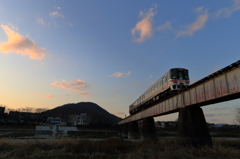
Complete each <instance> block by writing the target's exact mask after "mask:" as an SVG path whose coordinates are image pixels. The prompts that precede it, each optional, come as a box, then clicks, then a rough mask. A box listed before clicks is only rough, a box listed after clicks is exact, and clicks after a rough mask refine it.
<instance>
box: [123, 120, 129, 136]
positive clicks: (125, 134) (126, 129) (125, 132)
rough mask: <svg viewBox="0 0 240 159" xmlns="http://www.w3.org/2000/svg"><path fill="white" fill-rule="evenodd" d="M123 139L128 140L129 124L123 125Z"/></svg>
mask: <svg viewBox="0 0 240 159" xmlns="http://www.w3.org/2000/svg"><path fill="white" fill-rule="evenodd" d="M122 138H124V139H127V138H128V123H125V124H123V126H122Z"/></svg>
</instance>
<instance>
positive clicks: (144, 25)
mask: <svg viewBox="0 0 240 159" xmlns="http://www.w3.org/2000/svg"><path fill="white" fill-rule="evenodd" d="M154 15H155V13H154V8H150V9H149V11H148V12H147V13H144V12H140V17H141V18H142V19H141V20H140V21H139V22H137V24H136V26H135V27H134V28H133V29H132V35H135V34H137V36H139V37H138V38H135V39H134V41H135V42H144V41H145V40H147V39H148V38H150V37H151V36H152V33H153V29H152V25H153V20H152V19H153V17H154Z"/></svg>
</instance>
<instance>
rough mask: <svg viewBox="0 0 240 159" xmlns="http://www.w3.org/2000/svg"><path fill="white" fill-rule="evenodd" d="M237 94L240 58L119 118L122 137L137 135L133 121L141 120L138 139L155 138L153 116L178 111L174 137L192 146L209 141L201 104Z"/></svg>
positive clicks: (221, 100) (210, 142)
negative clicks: (134, 112)
mask: <svg viewBox="0 0 240 159" xmlns="http://www.w3.org/2000/svg"><path fill="white" fill-rule="evenodd" d="M237 98H240V60H239V61H237V62H235V63H233V64H231V65H229V66H227V67H225V68H223V69H221V70H219V71H217V72H214V73H212V74H211V75H209V76H207V77H205V78H203V79H201V80H199V81H197V82H195V83H194V84H192V85H190V86H189V87H188V88H185V89H183V90H181V91H179V92H177V93H176V94H173V95H171V96H168V97H166V98H164V99H162V100H160V101H159V102H157V103H155V104H154V105H152V106H151V107H149V108H147V109H145V110H142V111H141V112H138V113H136V114H134V115H131V116H128V117H126V118H125V119H123V120H121V121H120V122H119V123H118V125H119V126H120V127H121V133H122V137H123V138H129V139H131V138H137V137H138V135H139V131H140V130H139V128H138V123H137V121H139V120H142V121H143V122H142V129H141V139H156V138H157V136H156V129H155V123H154V119H153V117H157V116H162V115H166V114H171V113H175V112H179V116H178V141H180V142H183V143H186V144H192V145H193V146H199V145H205V144H208V145H211V144H212V139H211V136H210V134H209V131H208V128H207V124H206V120H205V117H204V114H203V111H202V108H201V107H202V106H207V105H210V104H214V103H220V102H224V101H229V100H233V99H237Z"/></svg>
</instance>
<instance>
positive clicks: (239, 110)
mask: <svg viewBox="0 0 240 159" xmlns="http://www.w3.org/2000/svg"><path fill="white" fill-rule="evenodd" d="M234 115H235V116H234V117H235V121H236V122H237V123H239V124H240V107H235V108H234Z"/></svg>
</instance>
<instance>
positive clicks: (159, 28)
mask: <svg viewBox="0 0 240 159" xmlns="http://www.w3.org/2000/svg"><path fill="white" fill-rule="evenodd" d="M171 28H172V25H171V22H169V21H166V22H165V23H164V24H163V25H160V26H158V27H157V30H167V29H171Z"/></svg>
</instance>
